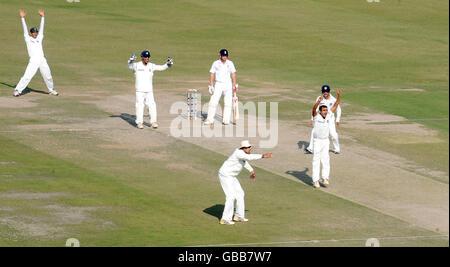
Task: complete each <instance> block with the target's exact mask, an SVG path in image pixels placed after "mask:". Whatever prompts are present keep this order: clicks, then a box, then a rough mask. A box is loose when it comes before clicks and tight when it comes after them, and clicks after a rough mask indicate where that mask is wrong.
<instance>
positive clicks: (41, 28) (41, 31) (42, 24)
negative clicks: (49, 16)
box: [38, 9, 45, 36]
mask: <svg viewBox="0 0 450 267" xmlns="http://www.w3.org/2000/svg"><path fill="white" fill-rule="evenodd" d="M38 13H39V15H40V16H41V25H40V26H39V36H44V24H45V23H44V22H45V19H44V15H45V14H44V11H42V10H40V9H39V11H38Z"/></svg>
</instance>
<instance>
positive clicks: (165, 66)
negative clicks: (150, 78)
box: [153, 64, 169, 71]
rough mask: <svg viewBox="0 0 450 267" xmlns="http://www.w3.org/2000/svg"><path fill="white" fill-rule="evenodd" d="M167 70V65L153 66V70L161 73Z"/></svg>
mask: <svg viewBox="0 0 450 267" xmlns="http://www.w3.org/2000/svg"><path fill="white" fill-rule="evenodd" d="M168 68H169V66H168V65H167V64H164V65H156V64H153V70H158V71H163V70H167V69H168Z"/></svg>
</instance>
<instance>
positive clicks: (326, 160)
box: [312, 90, 341, 188]
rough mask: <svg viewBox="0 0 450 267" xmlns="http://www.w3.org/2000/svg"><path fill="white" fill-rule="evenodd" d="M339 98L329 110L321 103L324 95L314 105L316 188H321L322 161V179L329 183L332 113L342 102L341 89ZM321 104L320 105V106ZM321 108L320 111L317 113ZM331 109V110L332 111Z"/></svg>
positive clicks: (313, 169)
mask: <svg viewBox="0 0 450 267" xmlns="http://www.w3.org/2000/svg"><path fill="white" fill-rule="evenodd" d="M337 94H338V98H337V100H336V102H335V103H334V105H333V106H332V107H331V108H330V110H328V107H327V106H326V105H321V103H322V100H323V97H322V96H320V97H319V99H318V100H317V102H316V104H315V105H314V107H313V110H312V115H313V118H314V130H313V134H314V147H313V162H312V176H313V177H312V179H313V183H314V187H315V188H319V187H320V184H319V178H320V163H322V179H323V184H324V185H329V179H330V155H329V153H328V149H329V147H330V139H329V135H330V128H331V124H332V123H334V121H333V120H332V118H331V116H332V115H331V114H332V113H333V112H334V111H336V108H337V106H338V105H339V103H340V102H341V91H339V90H338V91H337ZM319 105H320V106H319ZM317 108H319V113H317ZM330 111H331V112H330Z"/></svg>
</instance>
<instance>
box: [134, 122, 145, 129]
mask: <svg viewBox="0 0 450 267" xmlns="http://www.w3.org/2000/svg"><path fill="white" fill-rule="evenodd" d="M136 127H137V128H138V129H144V124H142V123H138V124H137V125H136Z"/></svg>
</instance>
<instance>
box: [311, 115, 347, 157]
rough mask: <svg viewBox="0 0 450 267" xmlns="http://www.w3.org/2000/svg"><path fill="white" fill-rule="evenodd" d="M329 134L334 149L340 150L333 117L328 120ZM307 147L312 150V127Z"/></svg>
mask: <svg viewBox="0 0 450 267" xmlns="http://www.w3.org/2000/svg"><path fill="white" fill-rule="evenodd" d="M330 136H331V140H332V141H333V147H334V151H337V152H340V151H341V147H340V146H339V136H338V133H337V131H336V123H335V122H334V119H333V120H332V121H331V122H330ZM308 149H310V150H313V151H314V128H313V129H312V130H311V139H310V141H309V146H308Z"/></svg>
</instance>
